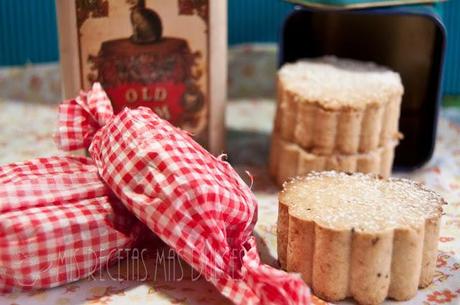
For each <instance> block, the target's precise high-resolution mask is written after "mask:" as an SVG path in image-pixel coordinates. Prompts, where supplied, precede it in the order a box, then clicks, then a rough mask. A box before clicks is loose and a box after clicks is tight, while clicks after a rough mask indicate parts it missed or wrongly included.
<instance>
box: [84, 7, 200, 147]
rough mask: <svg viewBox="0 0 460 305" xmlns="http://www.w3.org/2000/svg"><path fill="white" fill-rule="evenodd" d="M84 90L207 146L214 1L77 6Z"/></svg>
mask: <svg viewBox="0 0 460 305" xmlns="http://www.w3.org/2000/svg"><path fill="white" fill-rule="evenodd" d="M76 14H77V26H78V36H79V37H78V45H79V53H80V54H79V55H80V74H81V80H82V84H81V86H82V88H84V89H88V88H89V87H90V85H91V83H93V82H95V81H98V82H100V83H101V84H102V86H103V87H104V89H105V90H106V91H107V94H108V95H109V97H110V99H111V101H112V104H113V107H114V110H115V112H118V111H121V110H122V109H123V108H124V107H130V108H135V107H138V106H145V107H149V108H151V109H152V110H153V111H155V112H156V113H157V114H158V115H160V116H161V117H163V118H165V119H167V120H169V121H171V122H172V123H173V124H175V125H177V126H179V127H182V128H184V129H187V130H188V131H190V132H192V133H193V134H194V135H195V137H196V138H197V140H198V141H200V142H201V143H202V144H204V145H205V146H206V144H207V143H206V142H207V141H206V140H207V136H206V135H207V129H208V81H209V79H208V76H209V71H208V66H209V60H208V45H209V37H208V33H209V31H208V20H209V5H208V0H174V1H172V0H123V1H121V0H117V1H115V0H76Z"/></svg>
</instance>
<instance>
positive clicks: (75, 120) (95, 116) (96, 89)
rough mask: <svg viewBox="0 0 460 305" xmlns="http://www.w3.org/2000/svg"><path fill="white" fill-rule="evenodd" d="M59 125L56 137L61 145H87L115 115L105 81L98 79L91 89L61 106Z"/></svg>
mask: <svg viewBox="0 0 460 305" xmlns="http://www.w3.org/2000/svg"><path fill="white" fill-rule="evenodd" d="M58 112H59V116H58V129H57V131H56V133H55V135H54V140H55V142H56V145H57V146H58V147H59V149H61V150H64V151H73V150H78V149H83V148H85V149H87V148H88V147H89V146H90V144H91V141H92V139H93V136H94V134H95V133H96V132H97V131H98V130H99V129H100V128H101V127H102V126H104V125H105V124H107V122H109V121H110V120H111V119H112V117H113V116H114V113H113V108H112V104H111V102H110V99H109V97H108V96H107V94H106V93H105V91H104V90H103V89H102V87H101V84H99V83H94V84H93V87H92V88H91V90H89V91H88V92H83V91H81V92H80V95H79V96H78V97H77V98H75V99H70V100H65V101H64V102H63V103H62V104H61V105H60V106H59V110H58Z"/></svg>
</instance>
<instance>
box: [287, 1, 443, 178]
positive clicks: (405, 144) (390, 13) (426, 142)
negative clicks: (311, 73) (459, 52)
mask: <svg viewBox="0 0 460 305" xmlns="http://www.w3.org/2000/svg"><path fill="white" fill-rule="evenodd" d="M445 42H446V31H445V28H444V25H443V24H442V22H441V21H440V19H439V17H438V16H437V15H436V13H435V12H434V10H432V9H431V8H429V7H417V8H411V7H397V8H381V9H365V10H319V9H311V8H308V9H307V8H303V7H297V8H296V9H295V10H294V11H293V12H292V13H291V14H290V15H289V16H288V17H287V19H286V21H285V24H284V28H283V32H282V37H281V40H280V57H279V64H280V66H281V65H283V64H284V63H287V62H294V61H297V60H299V59H301V58H310V57H318V56H322V55H336V56H337V57H342V58H353V59H357V60H363V61H373V62H375V63H377V64H380V65H384V66H387V67H389V68H391V69H393V70H394V71H397V72H399V73H400V75H401V78H402V82H403V85H404V96H403V101H402V106H401V118H400V124H399V125H400V131H401V132H402V133H403V134H404V139H403V140H402V141H401V143H400V145H399V146H398V147H397V149H396V157H395V166H396V168H399V169H412V168H416V167H420V166H422V165H423V164H424V163H426V162H427V161H428V160H429V159H430V158H431V156H432V155H433V151H434V146H435V139H436V127H437V120H438V112H439V107H440V100H441V91H442V88H441V86H442V71H443V63H444V50H445Z"/></svg>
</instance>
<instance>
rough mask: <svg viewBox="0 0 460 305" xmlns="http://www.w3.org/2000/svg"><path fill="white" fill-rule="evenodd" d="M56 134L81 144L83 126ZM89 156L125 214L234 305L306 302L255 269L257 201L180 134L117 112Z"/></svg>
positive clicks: (295, 282)
mask: <svg viewBox="0 0 460 305" xmlns="http://www.w3.org/2000/svg"><path fill="white" fill-rule="evenodd" d="M89 96H94V97H95V100H88V99H86V102H87V103H89V104H91V105H93V107H94V105H96V106H95V108H99V109H107V108H108V104H109V103H110V101H109V99H108V98H107V96H106V95H105V94H104V92H103V90H102V89H101V87H100V86H99V85H98V84H96V85H95V86H94V87H93V89H92V91H91V92H90V93H88V94H87V97H89ZM80 101H83V99H80ZM65 105H69V102H66V103H65ZM70 105H72V107H70V108H69V107H61V108H60V115H61V116H62V117H64V118H65V120H68V121H72V120H74V121H75V122H84V119H83V117H85V118H87V117H86V116H83V117H82V116H81V115H80V114H81V111H80V110H76V109H75V108H76V107H80V106H81V105H80V104H79V103H73V102H71V103H70ZM82 109H87V107H82ZM69 110H70V111H69ZM82 111H83V110H82ZM72 116H75V117H72ZM93 123H94V122H92V123H90V124H86V125H85V126H90V125H91V126H93V125H92V124H93ZM69 126H70V127H71V128H73V129H76V130H79V131H80V132H79V133H76V132H74V130H72V129H69ZM81 131H83V132H81ZM60 132H61V134H60V135H58V137H57V139H61V142H58V144H60V147H61V148H68V147H69V145H66V143H73V144H72V146H74V147H77V148H81V147H83V146H84V144H85V143H87V141H88V138H87V137H85V136H79V135H78V134H80V135H82V134H85V131H84V125H80V126H79V125H78V124H77V123H75V124H67V125H66V126H65V128H61V129H60ZM76 135H77V136H76ZM62 143H64V145H62ZM89 151H90V154H91V156H92V158H93V160H94V161H95V163H96V165H97V168H98V170H99V174H100V175H101V177H102V178H103V179H104V181H105V182H106V183H107V185H108V186H109V187H110V188H111V189H112V191H113V192H114V193H115V194H116V195H117V197H118V198H120V200H121V201H122V202H123V203H124V204H125V205H126V207H127V208H128V209H129V210H130V211H132V213H133V214H134V215H136V216H137V217H138V218H139V219H140V220H142V221H143V222H144V223H145V224H146V225H147V226H148V227H149V228H150V229H151V230H152V231H153V232H155V233H156V234H157V235H158V236H159V237H160V238H161V239H162V240H163V241H164V242H166V243H167V244H168V245H169V246H170V247H172V248H174V249H175V250H176V251H177V253H178V254H179V255H180V256H181V257H182V258H183V259H184V260H185V261H186V262H188V263H189V264H190V265H191V266H192V267H194V268H195V269H196V270H198V271H199V272H201V274H202V275H203V276H205V278H206V279H207V280H209V281H210V282H212V283H213V284H214V285H215V286H216V287H217V288H218V289H219V290H220V291H221V293H222V294H223V295H225V296H226V297H227V298H229V299H230V300H231V301H233V302H234V303H235V304H308V303H309V302H310V294H309V289H308V287H307V286H306V285H305V284H304V282H303V281H302V280H301V279H300V277H299V276H298V275H294V274H287V273H285V272H283V271H280V270H277V269H274V268H272V267H269V266H267V265H263V264H261V262H260V259H259V255H258V253H257V249H256V243H255V239H254V236H253V229H254V224H255V222H256V219H257V202H256V199H255V197H254V195H253V193H252V192H251V191H250V189H249V187H248V186H247V185H246V184H245V183H244V182H243V181H242V180H241V178H240V177H239V176H238V174H237V173H236V172H235V171H234V170H233V168H232V167H231V166H230V164H229V163H227V162H225V161H223V160H221V158H216V157H214V156H212V155H211V154H210V153H208V152H207V151H206V150H204V149H203V148H202V147H201V146H200V145H199V144H197V143H196V142H195V141H194V140H193V139H192V138H190V137H189V135H188V134H187V133H186V132H185V131H182V130H180V129H178V128H176V127H173V126H172V125H171V124H170V123H168V122H167V121H164V120H162V119H160V118H159V117H158V116H157V115H156V114H155V113H154V112H152V111H151V110H150V109H147V108H142V107H141V108H137V109H134V110H130V109H125V110H123V111H122V112H120V113H119V114H117V115H116V116H113V118H112V119H110V120H108V121H107V122H106V124H105V125H104V126H101V129H100V130H99V131H98V132H96V133H95V134H94V138H93V140H92V144H91V146H90V148H89Z"/></svg>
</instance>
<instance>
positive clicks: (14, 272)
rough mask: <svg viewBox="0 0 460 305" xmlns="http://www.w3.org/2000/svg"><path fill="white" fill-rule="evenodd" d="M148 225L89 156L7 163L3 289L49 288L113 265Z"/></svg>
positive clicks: (0, 210)
mask: <svg viewBox="0 0 460 305" xmlns="http://www.w3.org/2000/svg"><path fill="white" fill-rule="evenodd" d="M142 227H143V225H142V224H141V223H140V222H139V221H138V220H137V219H136V218H135V217H133V216H131V214H130V213H129V212H127V211H126V208H125V207H124V206H123V205H122V204H121V203H120V201H119V200H118V199H117V198H116V197H115V196H113V194H112V195H111V191H110V189H109V188H107V187H106V186H105V184H104V183H103V181H102V180H101V178H100V177H99V175H98V172H97V168H96V167H95V165H94V163H93V161H92V160H91V159H89V158H86V157H50V158H40V159H35V160H31V161H28V162H21V163H12V164H8V165H5V166H2V167H0V292H9V291H12V290H29V289H37V288H49V287H54V286H58V285H62V284H65V283H68V282H71V281H76V280H78V279H81V278H85V277H87V276H89V275H91V274H92V273H94V272H96V271H97V270H98V269H99V268H101V267H105V266H106V265H107V264H108V263H110V262H111V261H112V259H114V258H116V257H117V256H118V254H119V252H118V250H119V249H129V248H130V247H131V246H132V245H133V243H134V242H135V240H136V238H137V237H136V235H137V234H136V232H138V231H139V230H140V229H141V228H142Z"/></svg>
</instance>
